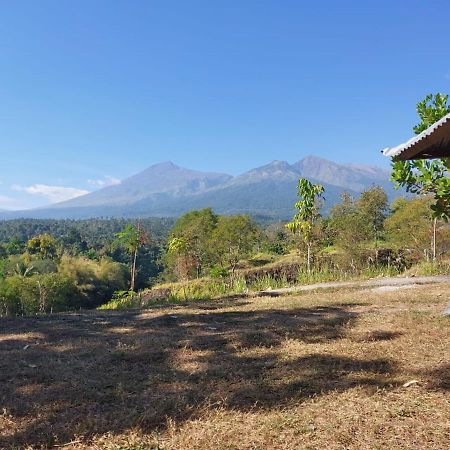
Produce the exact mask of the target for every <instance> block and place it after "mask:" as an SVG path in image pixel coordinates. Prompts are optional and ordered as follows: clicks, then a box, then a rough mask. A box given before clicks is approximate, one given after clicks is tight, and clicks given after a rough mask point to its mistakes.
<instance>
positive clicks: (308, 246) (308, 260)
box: [306, 242, 311, 273]
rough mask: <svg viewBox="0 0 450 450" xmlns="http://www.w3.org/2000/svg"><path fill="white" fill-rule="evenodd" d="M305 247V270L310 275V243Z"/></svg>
mask: <svg viewBox="0 0 450 450" xmlns="http://www.w3.org/2000/svg"><path fill="white" fill-rule="evenodd" d="M306 246H307V249H308V250H307V252H308V253H307V259H306V267H307V270H308V273H311V242H308V243H307V244H306Z"/></svg>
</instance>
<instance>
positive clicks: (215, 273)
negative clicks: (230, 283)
mask: <svg viewBox="0 0 450 450" xmlns="http://www.w3.org/2000/svg"><path fill="white" fill-rule="evenodd" d="M229 275H230V272H229V270H228V269H225V268H224V267H220V266H214V267H211V269H210V271H209V276H210V277H211V278H222V279H225V278H228V277H229Z"/></svg>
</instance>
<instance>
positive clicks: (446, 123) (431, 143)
mask: <svg viewBox="0 0 450 450" xmlns="http://www.w3.org/2000/svg"><path fill="white" fill-rule="evenodd" d="M383 154H384V155H385V156H389V157H391V158H393V159H394V160H395V161H405V160H408V159H432V158H441V157H445V156H450V114H447V115H446V116H444V117H443V118H442V119H440V120H438V121H437V122H435V123H434V124H433V125H431V127H429V128H427V129H426V130H424V131H422V133H420V134H418V135H417V136H414V137H412V138H411V139H410V140H409V141H406V142H405V143H403V144H400V145H397V146H396V147H392V148H385V149H384V150H383Z"/></svg>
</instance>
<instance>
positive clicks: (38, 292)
mask: <svg viewBox="0 0 450 450" xmlns="http://www.w3.org/2000/svg"><path fill="white" fill-rule="evenodd" d="M74 292H75V288H74V286H73V284H72V283H71V282H70V280H69V279H68V278H67V277H65V276H64V275H62V274H57V273H49V274H44V275H32V276H29V277H23V276H20V275H15V276H12V277H8V278H6V279H4V280H1V281H0V315H11V314H24V315H27V314H35V313H38V312H39V313H45V312H51V311H63V310H66V309H72V307H74V306H75V305H73V304H72V301H73V298H74Z"/></svg>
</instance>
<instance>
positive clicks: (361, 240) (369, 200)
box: [326, 186, 387, 257]
mask: <svg viewBox="0 0 450 450" xmlns="http://www.w3.org/2000/svg"><path fill="white" fill-rule="evenodd" d="M386 215H387V195H386V193H385V191H384V190H383V188H381V187H379V186H373V187H372V188H370V189H367V190H366V191H364V192H362V193H361V195H360V197H359V198H358V199H356V200H355V199H353V198H352V197H351V196H349V195H348V194H347V193H344V194H343V195H342V201H341V203H338V204H336V205H335V206H334V207H333V208H332V209H331V211H330V217H329V220H328V222H327V223H326V227H327V233H328V235H329V237H330V239H331V242H332V243H333V244H336V245H338V246H339V247H340V248H341V249H343V250H344V251H345V252H347V254H348V255H349V256H350V257H354V256H355V255H356V254H357V253H358V252H359V251H360V250H361V247H367V246H368V245H369V242H370V241H372V240H373V241H374V242H375V246H377V244H378V240H379V239H380V238H381V236H382V233H383V229H384V220H385V218H386Z"/></svg>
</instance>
